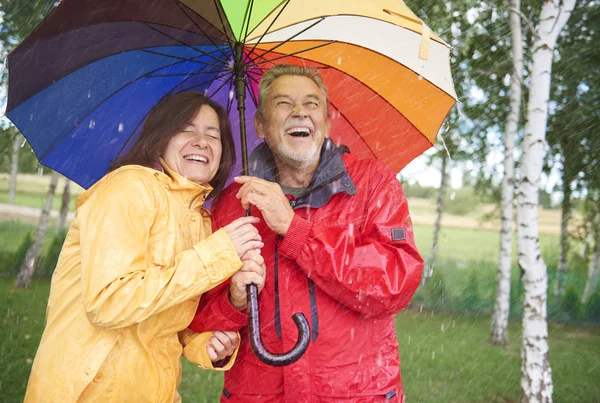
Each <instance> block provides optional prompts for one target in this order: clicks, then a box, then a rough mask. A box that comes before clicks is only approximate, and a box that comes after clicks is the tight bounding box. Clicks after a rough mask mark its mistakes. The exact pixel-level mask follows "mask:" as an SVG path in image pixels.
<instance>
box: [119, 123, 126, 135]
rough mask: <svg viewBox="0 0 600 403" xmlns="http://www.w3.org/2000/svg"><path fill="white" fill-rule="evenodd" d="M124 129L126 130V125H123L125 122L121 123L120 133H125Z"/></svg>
mask: <svg viewBox="0 0 600 403" xmlns="http://www.w3.org/2000/svg"><path fill="white" fill-rule="evenodd" d="M124 129H125V125H124V124H123V122H121V123H119V133H123V130H124Z"/></svg>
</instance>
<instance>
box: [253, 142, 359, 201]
mask: <svg viewBox="0 0 600 403" xmlns="http://www.w3.org/2000/svg"><path fill="white" fill-rule="evenodd" d="M349 152H350V150H349V149H348V147H346V146H345V145H339V146H338V145H336V144H335V143H334V142H333V141H332V140H331V139H329V138H328V139H325V141H324V142H323V147H322V148H321V157H320V160H319V166H318V167H317V170H316V171H315V173H314V175H313V178H312V180H311V182H310V184H309V185H308V191H307V194H306V195H305V196H303V197H301V198H300V199H298V203H299V204H305V205H306V204H309V205H310V206H311V207H313V208H318V207H322V206H324V205H325V204H327V202H328V201H329V200H330V199H331V198H332V197H333V195H335V194H336V193H340V192H346V193H347V194H348V195H350V196H353V195H355V194H356V192H357V190H356V186H355V185H354V182H352V179H351V178H350V175H349V174H348V170H347V169H346V165H345V164H344V161H343V159H342V156H343V155H344V154H345V153H349ZM249 166H250V168H249V174H250V175H251V176H256V177H258V178H262V179H265V180H268V181H270V182H278V181H277V166H276V165H275V159H274V158H273V152H272V151H271V149H270V148H269V146H268V145H267V143H265V142H263V143H261V144H260V145H259V146H258V147H256V149H255V150H254V152H252V155H251V156H250V160H249Z"/></svg>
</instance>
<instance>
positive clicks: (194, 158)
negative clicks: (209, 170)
mask: <svg viewBox="0 0 600 403" xmlns="http://www.w3.org/2000/svg"><path fill="white" fill-rule="evenodd" d="M185 159H186V160H188V161H199V162H208V159H207V158H206V157H201V156H199V155H188V156H187V157H185Z"/></svg>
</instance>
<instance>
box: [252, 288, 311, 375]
mask: <svg viewBox="0 0 600 403" xmlns="http://www.w3.org/2000/svg"><path fill="white" fill-rule="evenodd" d="M246 292H247V298H248V335H249V337H250V347H252V351H254V354H255V355H256V356H257V357H258V359H260V360H261V361H262V362H264V363H265V364H268V365H271V366H273V367H283V366H286V365H290V364H292V363H294V362H296V361H297V360H298V359H299V358H300V357H302V354H304V352H305V351H306V349H307V348H308V342H309V340H310V327H309V326H308V321H307V320H306V317H305V316H304V314H303V313H296V314H294V316H292V319H293V320H294V323H296V327H297V328H298V341H297V342H296V345H295V346H294V348H292V349H291V350H290V351H288V352H287V353H282V354H273V353H271V352H270V351H267V349H266V348H265V346H264V345H263V344H262V340H261V337H260V321H259V318H258V288H257V287H256V285H255V284H248V285H247V286H246Z"/></svg>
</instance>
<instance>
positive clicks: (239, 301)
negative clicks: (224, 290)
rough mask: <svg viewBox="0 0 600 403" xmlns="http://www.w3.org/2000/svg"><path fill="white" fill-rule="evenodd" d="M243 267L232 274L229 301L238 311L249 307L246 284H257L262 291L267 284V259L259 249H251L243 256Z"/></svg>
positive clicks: (259, 290)
mask: <svg viewBox="0 0 600 403" xmlns="http://www.w3.org/2000/svg"><path fill="white" fill-rule="evenodd" d="M242 263H243V264H244V265H243V266H242V269H241V270H240V271H238V272H236V273H235V274H234V275H233V276H231V283H230V285H229V302H231V305H233V307H234V308H235V309H237V310H238V311H243V310H244V309H246V308H247V305H248V302H247V301H248V300H247V296H246V286H247V285H248V284H255V285H256V286H257V287H258V292H259V293H260V292H261V291H262V289H263V287H264V285H265V274H266V268H265V260H264V259H263V257H262V255H261V254H260V252H259V251H258V250H255V249H253V250H249V251H248V252H247V253H246V254H245V255H244V256H242Z"/></svg>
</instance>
